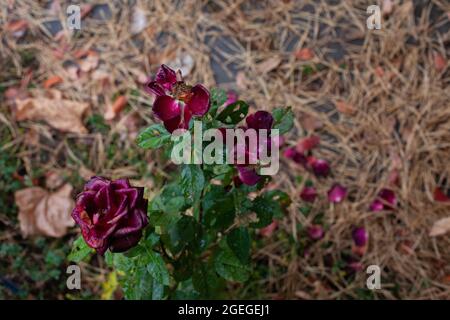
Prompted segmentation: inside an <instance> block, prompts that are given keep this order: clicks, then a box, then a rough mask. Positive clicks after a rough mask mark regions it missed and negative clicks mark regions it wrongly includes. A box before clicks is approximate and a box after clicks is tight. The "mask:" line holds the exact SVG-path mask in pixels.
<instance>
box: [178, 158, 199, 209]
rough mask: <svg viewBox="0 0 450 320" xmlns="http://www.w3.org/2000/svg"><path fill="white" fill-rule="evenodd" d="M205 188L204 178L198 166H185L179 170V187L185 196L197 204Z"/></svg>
mask: <svg viewBox="0 0 450 320" xmlns="http://www.w3.org/2000/svg"><path fill="white" fill-rule="evenodd" d="M204 186H205V176H204V175H203V171H202V169H201V168H200V166H199V165H196V164H186V165H184V166H183V169H182V170H181V187H182V189H183V191H184V194H185V196H187V197H188V198H189V199H191V200H192V201H193V202H197V201H198V200H199V199H200V197H201V194H202V190H203V188H204Z"/></svg>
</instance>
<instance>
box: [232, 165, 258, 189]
mask: <svg viewBox="0 0 450 320" xmlns="http://www.w3.org/2000/svg"><path fill="white" fill-rule="evenodd" d="M237 169H238V176H239V179H240V180H241V181H242V182H243V183H245V184H246V185H249V186H254V185H255V184H257V183H258V181H259V180H260V179H261V177H260V176H259V175H258V174H257V173H256V171H255V170H254V169H251V168H248V167H242V166H238V167H237Z"/></svg>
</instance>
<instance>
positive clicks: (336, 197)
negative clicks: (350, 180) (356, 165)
mask: <svg viewBox="0 0 450 320" xmlns="http://www.w3.org/2000/svg"><path fill="white" fill-rule="evenodd" d="M346 195H347V188H345V187H343V186H341V185H340V184H335V185H333V186H332V187H331V189H330V190H329V191H328V200H329V201H330V202H333V203H339V202H341V201H342V200H344V198H345V196H346Z"/></svg>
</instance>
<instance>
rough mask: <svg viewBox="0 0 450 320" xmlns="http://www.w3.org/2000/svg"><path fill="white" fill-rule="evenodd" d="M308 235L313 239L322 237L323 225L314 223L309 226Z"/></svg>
mask: <svg viewBox="0 0 450 320" xmlns="http://www.w3.org/2000/svg"><path fill="white" fill-rule="evenodd" d="M308 236H309V237H310V238H311V239H312V240H319V239H322V238H323V236H324V231H323V228H322V226H320V225H317V224H313V225H311V226H309V227H308Z"/></svg>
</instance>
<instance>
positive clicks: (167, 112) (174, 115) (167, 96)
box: [146, 64, 209, 132]
mask: <svg viewBox="0 0 450 320" xmlns="http://www.w3.org/2000/svg"><path fill="white" fill-rule="evenodd" d="M146 90H147V91H148V92H150V93H152V94H154V95H155V96H156V99H155V102H154V103H153V112H154V113H155V115H156V116H157V117H158V118H159V119H160V120H162V121H163V123H164V127H166V129H167V131H169V132H173V131H175V130H176V129H187V128H188V127H189V121H190V120H191V118H192V117H193V116H197V117H201V116H203V115H205V114H206V113H207V112H208V110H209V92H208V90H206V88H205V87H204V86H202V85H201V84H197V85H195V86H193V87H192V86H189V85H187V84H185V82H184V81H183V80H178V79H177V74H176V73H175V71H174V70H172V69H170V68H169V67H168V66H166V65H164V64H163V65H161V67H160V68H159V70H158V73H157V74H156V78H155V80H153V81H150V82H149V83H148V84H147V85H146Z"/></svg>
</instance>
